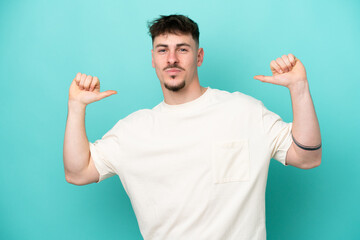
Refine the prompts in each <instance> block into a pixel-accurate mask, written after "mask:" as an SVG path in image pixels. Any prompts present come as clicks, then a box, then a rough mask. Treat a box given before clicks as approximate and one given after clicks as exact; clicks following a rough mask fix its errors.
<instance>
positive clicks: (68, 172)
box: [63, 73, 116, 185]
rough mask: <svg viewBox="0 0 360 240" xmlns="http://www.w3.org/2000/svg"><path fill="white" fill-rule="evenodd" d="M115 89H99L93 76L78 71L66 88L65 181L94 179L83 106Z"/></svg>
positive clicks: (79, 181) (94, 173) (111, 92)
mask: <svg viewBox="0 0 360 240" xmlns="http://www.w3.org/2000/svg"><path fill="white" fill-rule="evenodd" d="M115 93H116V91H111V90H109V91H105V92H102V93H100V82H99V80H98V78H97V77H94V78H93V77H92V76H87V75H85V74H81V73H78V74H77V75H76V77H75V78H74V80H73V82H72V83H71V86H70V90H69V102H68V117H67V121H66V129H65V137H64V149H63V161H64V170H65V178H66V181H67V182H69V183H72V184H76V185H85V184H89V183H93V182H97V181H98V179H99V173H98V171H97V170H96V168H95V166H94V163H93V161H92V159H91V155H90V149H89V141H88V139H87V136H86V130H85V110H86V106H87V104H89V103H92V102H95V101H98V100H101V99H103V98H105V97H108V96H110V95H112V94H115Z"/></svg>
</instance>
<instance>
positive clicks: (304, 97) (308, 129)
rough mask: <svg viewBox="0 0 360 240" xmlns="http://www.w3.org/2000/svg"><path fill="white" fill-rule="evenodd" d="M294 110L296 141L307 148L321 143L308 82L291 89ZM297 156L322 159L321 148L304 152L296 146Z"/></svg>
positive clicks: (293, 130)
mask: <svg viewBox="0 0 360 240" xmlns="http://www.w3.org/2000/svg"><path fill="white" fill-rule="evenodd" d="M289 90H290V95H291V102H292V108H293V126H292V133H293V137H294V139H295V140H296V141H297V142H298V143H301V144H302V145H305V146H317V145H319V144H320V143H321V135H320V127H319V122H318V119H317V116H316V112H315V108H314V104H313V101H312V98H311V95H310V91H309V85H308V82H307V81H304V82H299V83H298V84H297V85H296V86H292V87H291V88H289ZM294 150H295V151H296V153H297V155H298V156H299V157H300V158H302V159H318V158H321V148H320V149H318V150H314V151H309V150H303V149H301V148H300V147H298V146H296V147H295V148H294Z"/></svg>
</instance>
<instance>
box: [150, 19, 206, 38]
mask: <svg viewBox="0 0 360 240" xmlns="http://www.w3.org/2000/svg"><path fill="white" fill-rule="evenodd" d="M148 28H149V34H150V36H151V38H152V42H153V43H154V39H155V37H157V36H159V35H161V34H164V33H172V34H191V36H192V37H193V39H194V40H195V42H196V43H197V45H199V35H200V32H199V27H198V25H197V23H196V22H194V21H193V20H191V19H190V18H188V17H187V16H184V15H177V14H173V15H168V16H165V15H160V17H159V18H157V19H155V20H153V21H151V22H148Z"/></svg>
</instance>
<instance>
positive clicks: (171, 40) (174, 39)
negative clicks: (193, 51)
mask: <svg viewBox="0 0 360 240" xmlns="http://www.w3.org/2000/svg"><path fill="white" fill-rule="evenodd" d="M179 43H187V44H189V45H190V46H195V40H194V39H193V38H192V36H191V34H173V33H164V34H161V35H159V36H156V37H155V39H154V43H153V46H154V47H155V46H156V45H158V44H166V45H169V46H171V45H176V44H179Z"/></svg>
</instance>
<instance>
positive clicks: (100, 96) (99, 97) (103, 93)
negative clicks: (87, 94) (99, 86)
mask: <svg viewBox="0 0 360 240" xmlns="http://www.w3.org/2000/svg"><path fill="white" fill-rule="evenodd" d="M113 94H117V92H116V91H114V90H107V91H104V92H101V93H99V94H98V96H97V98H98V99H97V101H99V100H101V99H103V98H106V97H109V96H111V95H113Z"/></svg>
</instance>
